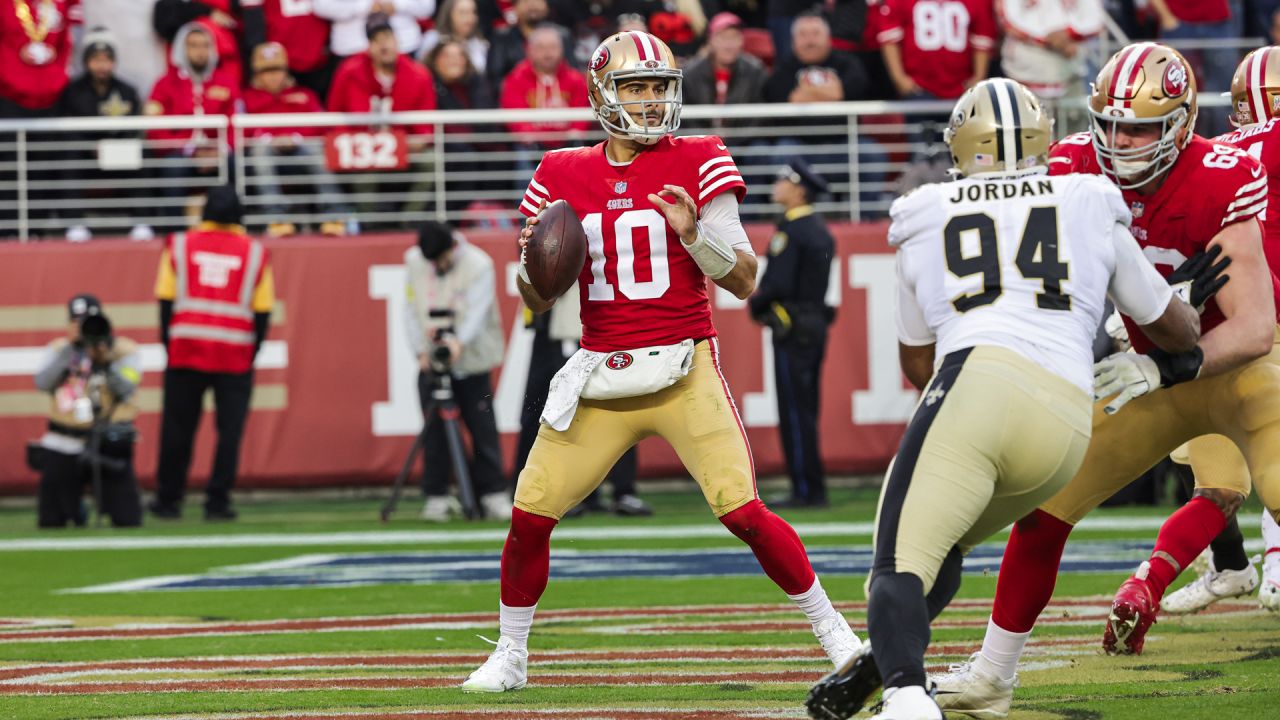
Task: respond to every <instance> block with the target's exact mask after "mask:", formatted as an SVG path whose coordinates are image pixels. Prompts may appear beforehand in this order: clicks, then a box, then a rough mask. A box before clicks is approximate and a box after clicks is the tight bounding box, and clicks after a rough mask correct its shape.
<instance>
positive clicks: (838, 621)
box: [813, 613, 862, 670]
mask: <svg viewBox="0 0 1280 720" xmlns="http://www.w3.org/2000/svg"><path fill="white" fill-rule="evenodd" d="M813 634H814V635H816V636H817V637H818V642H820V643H822V649H823V650H824V651H825V652H826V653H827V659H829V660H830V661H831V664H832V665H834V666H835V667H836V669H837V670H839V669H840V666H842V665H844V664H845V661H847V660H848V659H849V658H851V657H853V656H854V655H857V654H858V653H859V652H861V651H862V641H861V640H859V639H858V636H857V635H855V634H854V633H853V630H852V629H851V628H850V627H849V622H848V621H847V620H845V619H844V616H843V615H841V614H840V613H836V614H835V615H832V616H831V617H829V618H827V619H826V620H823V621H821V622H819V623H818V624H817V625H815V626H813Z"/></svg>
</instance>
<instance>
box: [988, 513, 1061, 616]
mask: <svg viewBox="0 0 1280 720" xmlns="http://www.w3.org/2000/svg"><path fill="white" fill-rule="evenodd" d="M1071 528H1072V526H1071V525H1069V524H1067V523H1065V522H1063V521H1062V520H1059V519H1058V518H1056V517H1054V516H1052V515H1050V514H1049V513H1047V512H1044V511H1043V510H1034V511H1032V512H1031V514H1030V515H1028V516H1026V517H1024V518H1022V519H1021V520H1019V521H1018V522H1016V523H1014V525H1013V532H1012V534H1010V536H1009V544H1008V545H1006V546H1005V548H1004V559H1003V560H1001V561H1000V575H999V576H998V577H997V578H996V600H995V607H994V608H992V610H991V619H992V620H993V621H994V622H995V624H996V625H998V626H1000V628H1001V629H1003V630H1007V631H1009V632H1012V633H1025V632H1031V628H1032V627H1033V626H1034V625H1035V624H1036V618H1038V617H1040V613H1041V612H1044V609H1045V607H1047V606H1048V605H1049V599H1050V598H1052V597H1053V586H1054V584H1055V583H1057V581H1058V565H1059V564H1061V562H1062V549H1063V548H1065V547H1066V546H1067V536H1068V535H1070V534H1071Z"/></svg>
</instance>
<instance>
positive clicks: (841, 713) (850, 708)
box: [804, 647, 880, 720]
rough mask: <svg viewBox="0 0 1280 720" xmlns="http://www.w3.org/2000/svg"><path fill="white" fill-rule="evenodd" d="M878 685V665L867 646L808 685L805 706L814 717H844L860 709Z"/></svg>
mask: <svg viewBox="0 0 1280 720" xmlns="http://www.w3.org/2000/svg"><path fill="white" fill-rule="evenodd" d="M878 689H880V668H878V667H876V660H875V658H873V657H872V656H871V648H870V647H868V648H867V649H866V651H865V652H862V653H859V654H857V655H854V656H853V657H851V658H849V659H848V660H846V661H845V663H844V665H841V666H840V669H839V670H836V671H835V672H833V673H831V674H830V675H828V676H826V677H824V678H822V679H821V680H819V681H818V683H817V684H816V685H814V686H813V687H811V688H809V697H808V698H806V699H805V701H804V706H805V707H806V708H808V710H809V717H811V718H814V720H845V718H848V717H852V716H853V715H854V714H855V713H857V712H858V711H859V710H861V709H862V708H863V707H864V706H865V705H866V704H867V698H869V697H871V694H872V693H874V692H875V691H876V690H878Z"/></svg>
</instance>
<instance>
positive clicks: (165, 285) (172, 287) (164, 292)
mask: <svg viewBox="0 0 1280 720" xmlns="http://www.w3.org/2000/svg"><path fill="white" fill-rule="evenodd" d="M177 296H178V278H177V275H176V274H175V273H174V271H173V255H171V254H170V253H169V249H168V248H165V250H164V252H162V253H160V267H159V268H158V269H157V270H156V299H158V300H172V299H174V298H175V297H177Z"/></svg>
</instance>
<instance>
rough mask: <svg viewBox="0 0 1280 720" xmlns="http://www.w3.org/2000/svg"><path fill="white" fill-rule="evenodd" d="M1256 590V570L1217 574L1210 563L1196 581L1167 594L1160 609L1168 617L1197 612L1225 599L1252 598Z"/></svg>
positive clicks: (1250, 567) (1251, 568)
mask: <svg viewBox="0 0 1280 720" xmlns="http://www.w3.org/2000/svg"><path fill="white" fill-rule="evenodd" d="M1257 587H1258V569H1257V568H1255V567H1254V566H1253V565H1252V564H1250V565H1249V567H1247V568H1245V569H1243V570H1222V571H1218V570H1217V569H1215V568H1214V567H1213V562H1212V561H1210V563H1209V568H1208V570H1207V571H1206V572H1205V573H1204V574H1202V575H1201V576H1200V577H1198V578H1196V579H1195V580H1193V581H1191V582H1190V583H1188V584H1187V585H1184V586H1183V587H1181V588H1179V589H1178V591H1177V592H1175V593H1170V594H1169V595H1167V596H1165V598H1164V599H1163V600H1161V601H1160V609H1161V610H1163V611H1165V612H1167V613H1169V614H1170V615H1186V614H1188V613H1194V612H1200V611H1201V610H1203V609H1205V608H1207V607H1209V606H1210V605H1212V604H1214V603H1216V602H1218V601H1219V600H1225V599H1227V598H1233V597H1240V596H1242V595H1252V594H1253V591H1254V590H1256V589H1257Z"/></svg>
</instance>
